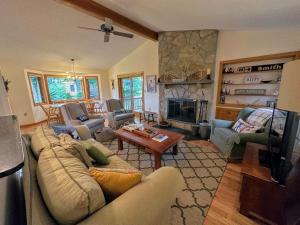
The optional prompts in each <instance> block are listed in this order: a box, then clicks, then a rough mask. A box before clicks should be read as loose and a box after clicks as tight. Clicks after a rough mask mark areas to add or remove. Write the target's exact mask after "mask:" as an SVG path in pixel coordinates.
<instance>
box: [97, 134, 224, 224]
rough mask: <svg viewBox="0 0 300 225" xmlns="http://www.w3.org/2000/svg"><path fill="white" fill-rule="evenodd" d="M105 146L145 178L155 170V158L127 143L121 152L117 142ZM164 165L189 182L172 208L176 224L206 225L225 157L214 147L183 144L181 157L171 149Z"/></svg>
mask: <svg viewBox="0 0 300 225" xmlns="http://www.w3.org/2000/svg"><path fill="white" fill-rule="evenodd" d="M103 144H104V145H105V146H107V147H108V148H109V149H111V150H112V151H113V152H114V153H116V154H117V155H118V156H119V157H121V158H122V159H124V160H126V161H127V162H128V163H129V164H131V165H132V166H134V167H135V168H138V169H139V170H141V171H142V172H143V173H144V174H145V175H148V174H150V173H152V172H153V171H154V157H153V155H151V154H149V153H146V152H145V151H143V150H139V149H138V148H137V147H136V146H133V145H130V144H127V143H125V142H124V146H123V147H124V149H123V150H122V151H119V150H118V142H117V140H116V139H115V140H113V141H110V142H104V143H103ZM162 166H173V167H176V168H178V169H179V170H180V172H181V174H182V175H183V177H184V180H185V187H184V189H183V190H182V192H181V194H180V195H179V196H178V198H177V199H176V203H175V204H174V205H173V206H172V225H201V224H203V222H204V219H205V216H206V215H207V212H208V209H209V207H210V204H211V202H212V199H213V197H214V194H215V192H216V190H217V188H218V185H219V183H220V181H221V178H222V176H223V172H224V170H225V166H226V161H225V158H224V157H223V156H222V154H220V153H218V152H217V151H216V150H215V149H213V148H212V147H210V146H203V147H198V146H196V145H193V144H191V143H188V142H186V141H182V142H181V143H179V145H178V154H177V155H172V151H171V150H168V151H167V152H166V153H165V154H164V155H163V157H162Z"/></svg>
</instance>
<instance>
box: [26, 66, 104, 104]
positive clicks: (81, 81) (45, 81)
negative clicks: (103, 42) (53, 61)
mask: <svg viewBox="0 0 300 225" xmlns="http://www.w3.org/2000/svg"><path fill="white" fill-rule="evenodd" d="M27 76H28V81H29V84H30V89H31V96H32V99H33V102H34V105H38V104H40V103H54V102H64V101H69V100H84V99H100V88H99V83H100V80H98V76H82V77H80V78H77V79H74V78H70V77H69V76H66V75H45V74H37V73H33V72H28V73H27Z"/></svg>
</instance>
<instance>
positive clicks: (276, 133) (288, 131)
mask: <svg viewBox="0 0 300 225" xmlns="http://www.w3.org/2000/svg"><path fill="white" fill-rule="evenodd" d="M298 125H299V116H298V114H297V113H294V112H289V111H284V110H280V109H277V108H274V111H273V116H272V119H271V125H270V131H269V141H268V148H269V157H268V158H269V160H268V161H269V166H270V168H271V175H272V179H273V180H274V181H276V182H278V183H280V184H285V180H286V178H287V176H288V174H289V172H290V170H291V169H292V168H293V165H294V164H295V163H296V161H297V160H298V159H299V157H300V147H298V148H297V146H295V144H297V141H298V140H297V138H298V137H297V131H298ZM298 135H299V134H298Z"/></svg>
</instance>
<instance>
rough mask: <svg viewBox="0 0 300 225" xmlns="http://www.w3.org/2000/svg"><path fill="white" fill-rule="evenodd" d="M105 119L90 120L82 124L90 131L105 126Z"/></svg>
mask: <svg viewBox="0 0 300 225" xmlns="http://www.w3.org/2000/svg"><path fill="white" fill-rule="evenodd" d="M103 122H104V120H103V119H89V120H87V121H84V122H81V123H82V124H83V125H86V126H87V127H88V128H89V129H91V128H93V127H98V126H101V125H102V124H103Z"/></svg>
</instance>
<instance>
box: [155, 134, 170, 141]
mask: <svg viewBox="0 0 300 225" xmlns="http://www.w3.org/2000/svg"><path fill="white" fill-rule="evenodd" d="M166 139H168V136H167V135H163V134H158V135H156V136H155V137H153V138H152V140H154V141H158V142H163V141H164V140H166Z"/></svg>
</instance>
